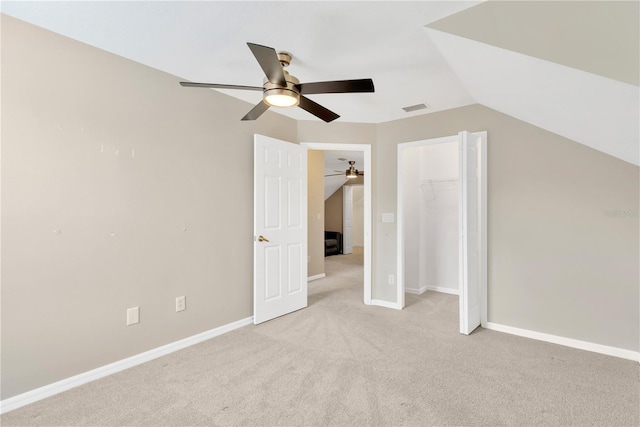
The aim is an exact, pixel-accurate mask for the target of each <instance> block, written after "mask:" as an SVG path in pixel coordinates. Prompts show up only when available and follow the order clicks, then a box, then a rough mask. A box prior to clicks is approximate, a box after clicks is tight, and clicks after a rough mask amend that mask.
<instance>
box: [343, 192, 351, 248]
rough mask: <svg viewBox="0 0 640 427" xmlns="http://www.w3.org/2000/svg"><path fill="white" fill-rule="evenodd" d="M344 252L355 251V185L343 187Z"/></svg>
mask: <svg viewBox="0 0 640 427" xmlns="http://www.w3.org/2000/svg"><path fill="white" fill-rule="evenodd" d="M342 194H343V198H342V209H343V213H342V253H343V254H345V255H346V254H350V253H353V187H352V186H350V185H345V186H344V187H342Z"/></svg>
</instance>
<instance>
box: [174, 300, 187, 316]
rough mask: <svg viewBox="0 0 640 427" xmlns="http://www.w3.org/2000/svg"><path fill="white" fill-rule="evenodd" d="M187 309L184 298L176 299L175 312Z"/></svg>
mask: <svg viewBox="0 0 640 427" xmlns="http://www.w3.org/2000/svg"><path fill="white" fill-rule="evenodd" d="M186 309H187V300H186V298H185V297H183V296H182V297H178V298H176V312H178V311H184V310H186Z"/></svg>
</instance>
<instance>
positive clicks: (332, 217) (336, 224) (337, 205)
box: [324, 187, 343, 233]
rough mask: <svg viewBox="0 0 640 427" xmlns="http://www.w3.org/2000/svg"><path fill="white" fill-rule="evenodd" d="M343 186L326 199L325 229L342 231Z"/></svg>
mask: <svg viewBox="0 0 640 427" xmlns="http://www.w3.org/2000/svg"><path fill="white" fill-rule="evenodd" d="M342 198H343V194H342V187H340V188H338V190H336V192H335V193H333V194H332V195H331V196H330V197H329V198H328V199H327V200H325V201H324V229H325V230H327V231H339V232H340V233H342V202H343V200H342Z"/></svg>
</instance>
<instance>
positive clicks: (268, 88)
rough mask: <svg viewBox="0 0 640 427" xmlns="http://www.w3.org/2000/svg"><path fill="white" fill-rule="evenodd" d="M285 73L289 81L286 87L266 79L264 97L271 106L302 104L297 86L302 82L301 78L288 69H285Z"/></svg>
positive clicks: (285, 106) (282, 106) (281, 106)
mask: <svg viewBox="0 0 640 427" xmlns="http://www.w3.org/2000/svg"><path fill="white" fill-rule="evenodd" d="M281 63H282V62H281ZM283 73H284V77H285V80H286V82H287V87H286V88H285V87H281V86H280V85H278V84H274V83H271V82H270V81H269V80H268V79H264V84H263V88H264V91H263V92H262V96H263V98H262V99H263V101H264V102H266V103H267V104H268V105H269V106H270V107H278V108H287V107H295V106H297V105H299V104H300V92H298V89H297V88H296V85H299V84H300V80H298V79H296V78H295V77H293V76H292V75H291V74H289V73H288V72H287V71H286V70H283Z"/></svg>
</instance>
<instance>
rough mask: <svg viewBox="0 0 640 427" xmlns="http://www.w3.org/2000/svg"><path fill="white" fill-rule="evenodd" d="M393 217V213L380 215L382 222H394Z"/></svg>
mask: <svg viewBox="0 0 640 427" xmlns="http://www.w3.org/2000/svg"><path fill="white" fill-rule="evenodd" d="M394 217H395V215H394V214H393V212H391V213H383V214H382V222H394V221H395V218H394Z"/></svg>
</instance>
